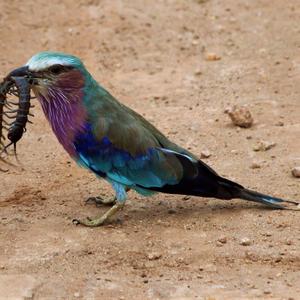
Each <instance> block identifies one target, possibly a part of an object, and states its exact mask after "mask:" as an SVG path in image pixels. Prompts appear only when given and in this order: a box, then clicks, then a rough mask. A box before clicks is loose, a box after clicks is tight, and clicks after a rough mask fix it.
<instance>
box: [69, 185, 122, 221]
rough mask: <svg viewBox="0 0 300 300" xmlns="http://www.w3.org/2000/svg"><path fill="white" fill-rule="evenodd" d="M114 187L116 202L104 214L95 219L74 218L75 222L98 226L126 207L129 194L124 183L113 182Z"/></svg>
mask: <svg viewBox="0 0 300 300" xmlns="http://www.w3.org/2000/svg"><path fill="white" fill-rule="evenodd" d="M112 186H113V189H114V190H115V192H116V203H115V204H114V205H113V206H112V207H111V208H110V209H109V210H108V211H107V212H106V213H104V214H103V215H101V216H98V217H96V218H94V219H91V218H87V219H86V220H79V219H74V220H73V223H74V224H76V225H79V224H81V225H84V226H88V227H97V226H101V225H103V224H104V223H105V222H106V221H107V220H108V219H109V218H110V217H111V216H113V215H115V214H116V213H117V212H118V211H119V210H120V209H122V208H123V207H124V204H125V201H126V198H127V194H126V189H125V187H124V186H123V185H121V184H119V183H116V182H112Z"/></svg>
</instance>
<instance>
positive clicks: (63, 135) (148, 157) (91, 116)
mask: <svg viewBox="0 0 300 300" xmlns="http://www.w3.org/2000/svg"><path fill="white" fill-rule="evenodd" d="M13 74H17V75H18V76H24V77H26V78H28V82H29V83H30V87H31V89H32V91H33V93H34V94H35V96H36V97H37V99H38V100H39V102H40V104H41V107H42V110H43V112H44V114H45V116H46V118H47V120H48V121H49V123H50V125H51V127H52V130H53V132H54V134H55V135H56V137H57V139H58V141H59V142H60V144H61V145H62V146H63V148H64V149H65V150H66V152H67V153H68V154H69V155H70V156H71V157H72V158H73V159H74V160H75V161H76V162H77V163H78V164H79V165H80V166H82V167H84V168H86V169H88V170H90V171H91V172H92V173H94V174H95V175H96V176H97V177H98V178H102V179H105V180H106V181H108V182H109V183H110V184H111V186H112V188H113V190H114V192H115V197H114V198H112V199H102V198H100V197H96V199H95V201H98V202H102V203H104V204H111V205H112V206H111V207H110V208H109V209H108V210H107V211H106V212H105V213H104V214H101V215H99V216H96V217H94V218H86V219H74V220H73V222H74V223H75V224H81V225H85V226H88V227H96V226H100V225H103V224H104V223H106V222H107V221H108V219H109V218H110V217H112V216H113V215H115V214H116V213H117V212H118V211H119V210H120V209H122V208H123V207H124V204H125V201H126V199H127V192H128V190H134V191H136V192H137V193H138V194H141V195H144V196H150V195H153V194H155V193H167V194H179V195H191V196H199V197H206V198H217V199H222V200H230V199H234V198H240V199H244V200H248V201H253V202H257V203H261V204H265V205H267V206H269V207H272V208H277V209H298V207H299V206H298V203H297V202H294V201H289V200H284V199H281V198H276V197H272V196H269V195H265V194H262V193H259V192H256V191H253V190H250V189H247V188H245V187H243V186H242V185H240V184H238V183H236V182H233V181H231V180H229V179H226V178H224V177H221V176H220V175H218V174H217V173H216V172H215V171H214V170H213V169H212V168H211V167H210V166H208V165H207V164H205V163H204V162H203V161H201V160H200V159H199V158H198V157H197V156H196V155H194V154H193V153H191V152H190V151H188V150H186V149H184V148H183V147H181V146H179V145H177V144H175V143H173V142H172V141H171V140H170V139H168V138H167V137H166V136H165V135H164V134H163V133H162V132H160V131H159V130H158V129H157V128H156V127H155V126H153V125H152V124H151V123H150V122H148V121H147V120H146V119H145V118H144V117H143V116H141V115H140V114H138V113H137V112H135V111H133V110H132V109H130V108H129V107H127V106H125V105H124V104H122V103H121V102H119V101H117V100H116V99H115V98H114V97H113V96H112V95H111V94H110V93H109V92H108V91H107V90H106V89H105V88H104V87H102V86H101V85H100V84H99V83H98V82H97V81H96V80H95V79H94V78H93V76H92V75H91V74H90V73H89V72H88V70H87V68H86V67H85V66H84V64H83V62H82V61H81V60H80V59H79V58H78V57H76V56H73V55H70V54H65V53H62V52H52V51H44V52H40V53H37V54H35V55H34V56H32V57H31V58H30V59H29V60H28V62H27V63H26V64H25V65H23V66H22V67H20V68H18V69H16V70H15V71H14V73H13Z"/></svg>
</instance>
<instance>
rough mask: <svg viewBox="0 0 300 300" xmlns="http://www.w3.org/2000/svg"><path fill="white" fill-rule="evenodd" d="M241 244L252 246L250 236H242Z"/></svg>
mask: <svg viewBox="0 0 300 300" xmlns="http://www.w3.org/2000/svg"><path fill="white" fill-rule="evenodd" d="M240 245H242V246H250V245H251V240H250V239H249V238H247V237H245V238H242V239H241V240H240Z"/></svg>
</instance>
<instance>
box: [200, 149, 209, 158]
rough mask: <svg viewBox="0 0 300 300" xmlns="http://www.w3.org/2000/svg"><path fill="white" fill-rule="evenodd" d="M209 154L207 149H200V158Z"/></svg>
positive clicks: (207, 156)
mask: <svg viewBox="0 0 300 300" xmlns="http://www.w3.org/2000/svg"><path fill="white" fill-rule="evenodd" d="M210 156H211V153H210V152H209V150H203V151H201V154H200V158H209V157H210Z"/></svg>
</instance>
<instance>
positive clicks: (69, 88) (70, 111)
mask: <svg viewBox="0 0 300 300" xmlns="http://www.w3.org/2000/svg"><path fill="white" fill-rule="evenodd" d="M83 87H84V78H83V75H82V74H81V72H80V71H78V70H72V71H69V72H67V73H66V74H62V75H61V76H60V77H59V78H57V80H56V81H55V82H53V83H52V84H51V85H49V86H48V87H47V89H46V90H44V91H43V92H42V93H41V92H40V91H39V90H37V93H36V94H37V97H38V99H39V101H40V102H41V105H42V108H43V111H44V113H45V115H46V117H47V119H48V121H49V123H50V125H51V127H52V129H53V131H54V133H55V135H56V137H57V139H58V140H59V142H60V143H61V144H62V146H63V147H64V148H65V150H66V151H67V152H68V153H69V154H70V155H71V156H73V157H74V158H76V156H77V154H76V151H75V147H74V144H73V142H74V138H75V136H76V135H77V134H79V133H80V132H82V131H83V130H84V124H85V121H86V115H87V114H86V110H85V108H84V106H83V97H84V94H83Z"/></svg>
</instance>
